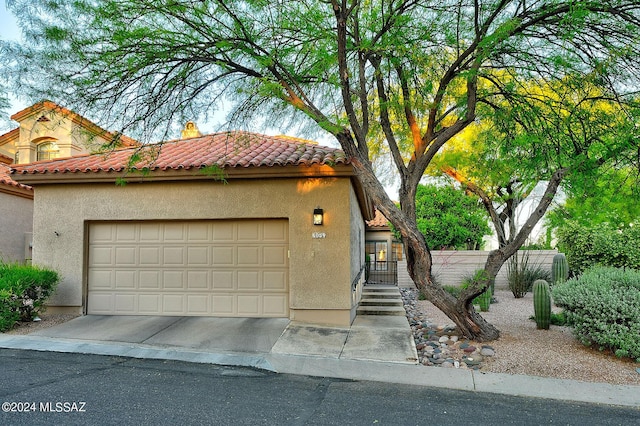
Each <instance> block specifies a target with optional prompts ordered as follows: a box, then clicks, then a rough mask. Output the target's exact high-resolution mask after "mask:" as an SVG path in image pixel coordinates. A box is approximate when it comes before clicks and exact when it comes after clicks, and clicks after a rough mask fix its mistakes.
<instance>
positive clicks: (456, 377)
mask: <svg viewBox="0 0 640 426" xmlns="http://www.w3.org/2000/svg"><path fill="white" fill-rule="evenodd" d="M0 348H5V349H26V350H35V351H48V352H65V353H81V354H93V355H108V356H121V357H130V358H137V359H163V360H175V361H184V362H193V363H200V364H215V365H224V366H236V367H250V368H257V369H261V370H267V371H271V372H275V373H281V374H295V375H304V376H315V377H333V378H339V379H348V380H367V381H375V382H386V383H397V384H406V385H414V386H427V387H436V388H446V389H456V390H463V391H472V392H487V393H496V394H503V395H512V396H521V397H531V398H547V399H556V400H563V401H572V402H583V403H596V404H606V405H614V406H624V407H633V408H637V409H639V410H640V386H633V385H612V384H608V383H592V382H581V381H577V380H566V379H554V378H547V377H534V376H524V375H511V374H502V373H481V372H478V371H473V370H461V369H455V368H443V367H428V366H422V365H415V364H403V363H393V362H379V361H364V360H355V359H344V358H343V359H338V358H328V357H319V356H300V355H286V354H273V353H271V354H264V353H261V354H246V353H211V352H199V351H190V350H184V349H180V348H175V347H170V348H165V347H156V346H150V345H141V344H124V343H121V342H114V343H104V342H103V341H100V342H98V341H87V340H82V341H78V340H73V339H60V338H48V337H40V336H15V335H0Z"/></svg>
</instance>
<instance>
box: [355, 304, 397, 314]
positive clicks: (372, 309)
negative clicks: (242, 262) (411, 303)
mask: <svg viewBox="0 0 640 426" xmlns="http://www.w3.org/2000/svg"><path fill="white" fill-rule="evenodd" d="M357 314H358V315H398V316H404V315H406V314H407V312H406V311H405V310H404V308H403V307H402V306H359V307H358V310H357Z"/></svg>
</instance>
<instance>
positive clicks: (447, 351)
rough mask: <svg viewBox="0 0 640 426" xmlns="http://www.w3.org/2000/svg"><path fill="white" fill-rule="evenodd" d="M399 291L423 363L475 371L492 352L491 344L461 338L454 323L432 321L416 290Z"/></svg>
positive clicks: (403, 289) (405, 289) (493, 353)
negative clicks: (422, 306)
mask: <svg viewBox="0 0 640 426" xmlns="http://www.w3.org/2000/svg"><path fill="white" fill-rule="evenodd" d="M400 294H401V295H402V301H403V303H404V308H405V310H406V312H407V319H408V320H409V325H410V326H411V331H412V332H413V338H414V340H415V342H416V350H417V351H418V360H419V362H420V363H421V364H422V365H430V366H439V367H444V368H461V369H473V370H478V369H480V367H481V366H482V362H483V360H484V359H485V358H487V357H492V356H494V355H495V350H494V348H493V347H492V346H489V345H478V344H475V343H474V342H471V341H469V340H467V339H465V338H461V337H460V333H458V332H457V330H456V327H455V326H453V325H450V324H437V323H435V322H432V321H431V320H430V319H429V318H428V316H427V313H426V312H424V310H423V309H422V308H421V307H420V305H419V304H418V303H417V298H418V291H417V290H414V289H407V288H401V289H400Z"/></svg>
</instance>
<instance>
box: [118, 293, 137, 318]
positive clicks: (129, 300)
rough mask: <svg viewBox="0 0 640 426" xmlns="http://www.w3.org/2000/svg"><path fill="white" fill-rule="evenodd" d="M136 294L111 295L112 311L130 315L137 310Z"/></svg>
mask: <svg viewBox="0 0 640 426" xmlns="http://www.w3.org/2000/svg"><path fill="white" fill-rule="evenodd" d="M136 302H137V295H136V294H129V293H115V294H114V297H113V313H114V314H118V315H131V314H132V313H134V312H136V311H137V310H138V306H137V305H138V304H137V303H136Z"/></svg>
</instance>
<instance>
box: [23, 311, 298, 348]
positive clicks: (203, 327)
mask: <svg viewBox="0 0 640 426" xmlns="http://www.w3.org/2000/svg"><path fill="white" fill-rule="evenodd" d="M288 324H289V320H288V319H286V318H211V317H166V316H107V315H86V316H82V317H78V318H75V319H73V320H71V321H68V322H66V323H64V324H60V325H58V326H55V327H51V328H47V329H44V330H41V331H38V332H35V333H32V334H31V335H32V336H42V337H49V338H55V339H70V340H83V341H102V342H105V341H106V342H121V343H122V342H124V343H133V344H138V345H150V346H155V347H165V348H166V347H180V348H184V349H191V350H196V351H201V352H219V353H239V352H240V353H269V352H271V348H272V347H273V345H274V344H275V343H276V341H277V340H278V339H279V338H280V336H281V335H282V333H283V332H284V330H285V328H286V327H287V325H288Z"/></svg>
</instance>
